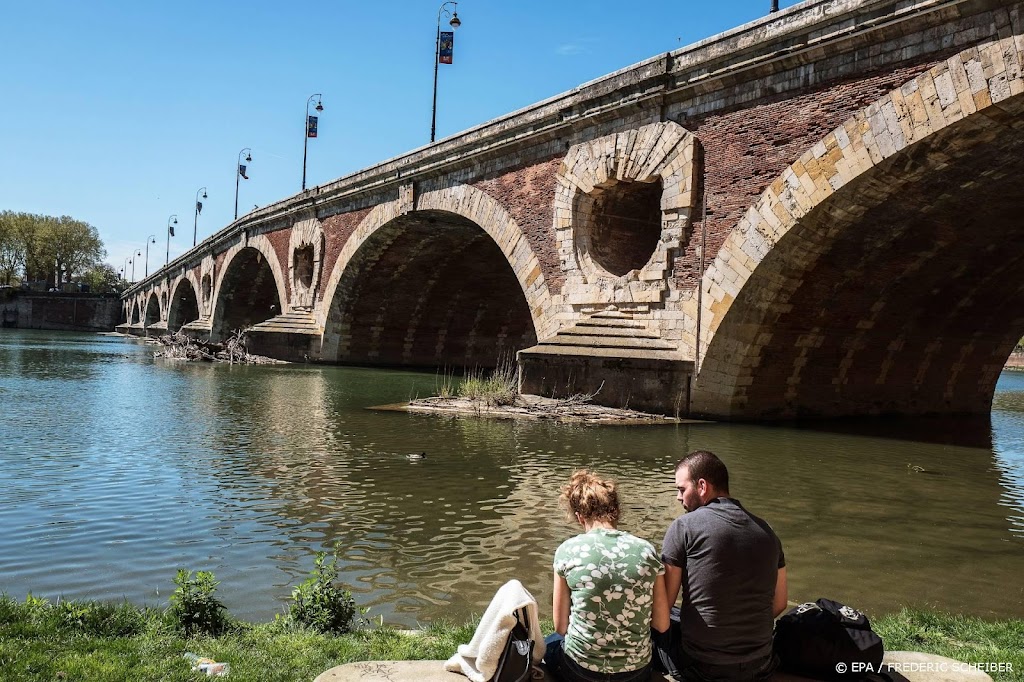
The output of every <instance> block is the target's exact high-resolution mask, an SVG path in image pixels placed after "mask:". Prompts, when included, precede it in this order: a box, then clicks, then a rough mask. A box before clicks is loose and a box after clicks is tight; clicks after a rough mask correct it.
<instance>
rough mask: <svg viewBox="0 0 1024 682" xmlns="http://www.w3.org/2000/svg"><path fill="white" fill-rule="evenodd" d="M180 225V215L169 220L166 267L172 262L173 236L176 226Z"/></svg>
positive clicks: (175, 215)
mask: <svg viewBox="0 0 1024 682" xmlns="http://www.w3.org/2000/svg"><path fill="white" fill-rule="evenodd" d="M177 224H178V214H177V213H175V214H174V215H172V216H171V217H170V218H168V219H167V260H165V261H164V265H167V264H168V263H170V262H171V236H172V235H173V234H174V226H175V225H177Z"/></svg>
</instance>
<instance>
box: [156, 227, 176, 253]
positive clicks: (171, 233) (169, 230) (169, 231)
mask: <svg viewBox="0 0 1024 682" xmlns="http://www.w3.org/2000/svg"><path fill="white" fill-rule="evenodd" d="M167 233H168V234H169V235H171V236H172V237H173V236H174V225H173V224H171V225H168V226H167ZM157 257H158V258H159V256H157Z"/></svg>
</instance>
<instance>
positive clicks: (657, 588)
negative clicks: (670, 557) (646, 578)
mask: <svg viewBox="0 0 1024 682" xmlns="http://www.w3.org/2000/svg"><path fill="white" fill-rule="evenodd" d="M670 608H671V604H669V601H668V592H667V591H666V589H665V576H664V575H659V576H658V577H657V578H655V579H654V605H653V607H652V608H651V627H652V628H654V629H655V630H657V631H658V632H665V631H666V630H668V625H669V623H668V614H669V610H670Z"/></svg>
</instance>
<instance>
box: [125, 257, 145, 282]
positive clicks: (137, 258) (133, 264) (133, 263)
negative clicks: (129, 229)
mask: <svg viewBox="0 0 1024 682" xmlns="http://www.w3.org/2000/svg"><path fill="white" fill-rule="evenodd" d="M141 255H142V249H139V250H138V251H136V252H135V253H133V254H132V259H131V260H130V261H128V262H129V263H131V264H132V282H134V281H135V262H136V261H137V260H139V256H141Z"/></svg>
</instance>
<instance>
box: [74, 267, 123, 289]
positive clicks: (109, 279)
mask: <svg viewBox="0 0 1024 682" xmlns="http://www.w3.org/2000/svg"><path fill="white" fill-rule="evenodd" d="M82 281H83V282H85V283H86V284H88V285H89V290H90V291H91V292H92V293H94V294H119V293H121V290H122V289H124V288H125V285H126V284H127V283H126V282H125V280H123V279H122V278H121V275H120V273H118V271H117V270H115V269H114V267H113V266H112V265H109V264H107V263H100V264H98V265H94V266H92V267H91V268H89V269H88V270H86V271H85V273H84V274H83V275H82Z"/></svg>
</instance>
